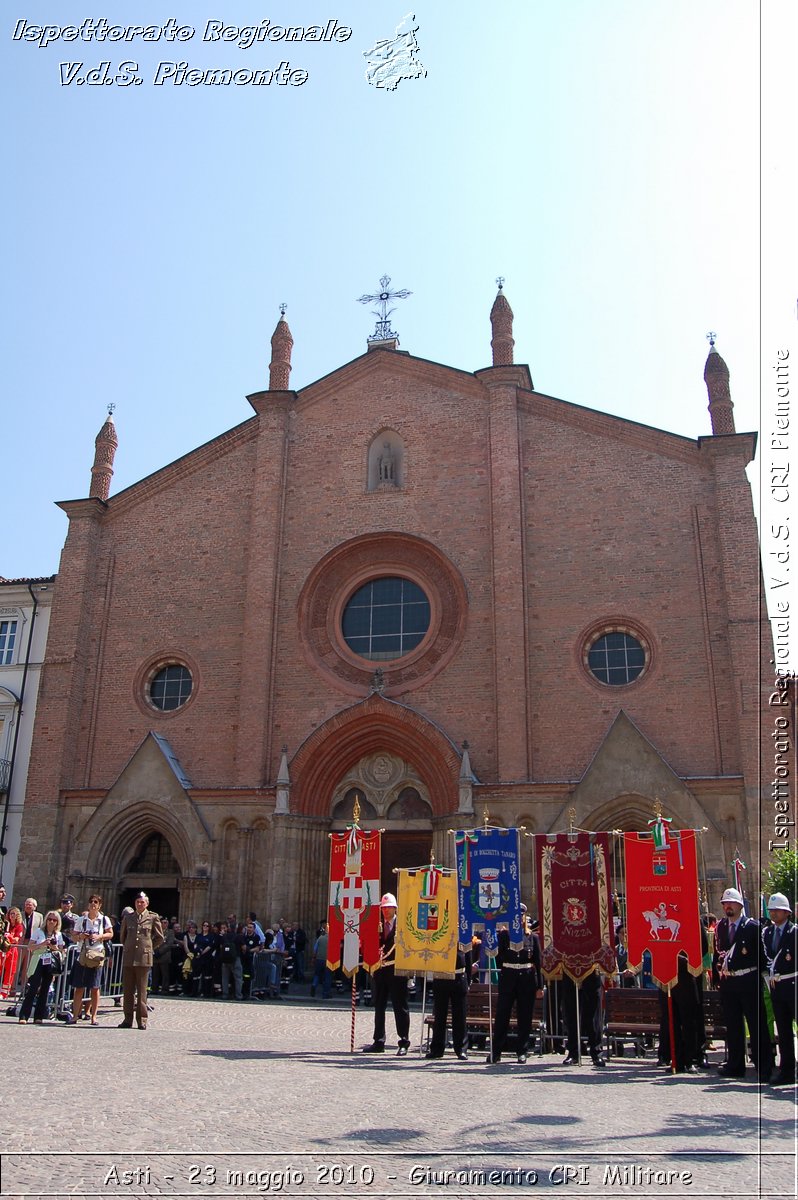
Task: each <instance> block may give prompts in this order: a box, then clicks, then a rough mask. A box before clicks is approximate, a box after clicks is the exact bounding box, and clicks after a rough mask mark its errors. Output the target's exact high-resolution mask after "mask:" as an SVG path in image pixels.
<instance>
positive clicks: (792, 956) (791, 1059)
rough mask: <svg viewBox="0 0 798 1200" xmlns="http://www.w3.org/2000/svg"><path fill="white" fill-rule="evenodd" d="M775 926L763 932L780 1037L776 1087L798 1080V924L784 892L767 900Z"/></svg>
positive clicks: (775, 894) (769, 979) (774, 1010)
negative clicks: (797, 1032) (796, 1028)
mask: <svg viewBox="0 0 798 1200" xmlns="http://www.w3.org/2000/svg"><path fill="white" fill-rule="evenodd" d="M768 912H769V913H770V919H771V921H772V922H773V924H772V925H768V926H767V928H766V929H765V930H764V931H763V933H762V941H763V943H764V946H765V955H766V957H767V962H768V976H767V979H768V986H769V988H770V998H771V1000H772V1002H773V1016H774V1017H775V1020H776V1032H777V1034H778V1039H779V1070H778V1074H777V1075H776V1076H775V1077H774V1078H773V1079H772V1080H771V1082H772V1083H773V1084H775V1085H776V1086H780V1085H782V1084H794V1083H795V1041H794V1035H793V1022H794V1021H795V1020H796V989H795V977H796V971H797V970H798V969H797V968H796V965H795V964H796V960H798V925H796V924H795V922H794V921H793V919H792V909H791V908H790V902H789V900H788V899H787V897H786V896H785V895H784V894H783V893H782V892H774V893H773V895H772V896H771V897H770V899H769V900H768Z"/></svg>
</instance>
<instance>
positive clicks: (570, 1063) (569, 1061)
mask: <svg viewBox="0 0 798 1200" xmlns="http://www.w3.org/2000/svg"><path fill="white" fill-rule="evenodd" d="M578 1062H579V1059H578V1058H572V1056H571V1055H570V1054H569V1055H568V1057H567V1058H564V1059H563V1060H562V1065H563V1066H564V1067H575V1066H576V1064H577V1063H578Z"/></svg>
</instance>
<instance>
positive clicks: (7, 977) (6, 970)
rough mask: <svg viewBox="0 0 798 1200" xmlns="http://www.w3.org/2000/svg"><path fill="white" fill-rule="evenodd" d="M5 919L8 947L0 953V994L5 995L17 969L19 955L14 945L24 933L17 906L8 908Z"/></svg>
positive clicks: (20, 914)
mask: <svg viewBox="0 0 798 1200" xmlns="http://www.w3.org/2000/svg"><path fill="white" fill-rule="evenodd" d="M6 921H7V922H8V924H7V926H6V931H5V938H6V941H7V942H8V943H9V947H10V948H9V949H8V950H6V952H5V954H3V955H0V958H2V960H3V962H2V974H1V975H0V996H7V995H8V993H9V992H10V991H11V985H12V983H13V982H14V972H15V971H16V969H17V959H18V957H19V951H18V950H17V948H16V945H17V942H19V941H20V940H21V938H22V937H23V935H24V933H25V925H24V923H23V921H22V913H21V912H20V911H19V909H18V908H14V907H12V908H9V910H8V912H7V913H6Z"/></svg>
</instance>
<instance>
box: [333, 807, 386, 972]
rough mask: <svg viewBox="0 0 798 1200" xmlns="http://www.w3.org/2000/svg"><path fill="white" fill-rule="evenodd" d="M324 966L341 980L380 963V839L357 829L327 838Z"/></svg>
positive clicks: (378, 836) (373, 832) (369, 832)
mask: <svg viewBox="0 0 798 1200" xmlns="http://www.w3.org/2000/svg"><path fill="white" fill-rule="evenodd" d="M327 920H328V922H329V925H330V930H329V940H328V943H327V966H328V967H329V968H330V970H331V971H337V969H338V967H341V968H342V970H343V972H344V974H345V975H352V974H353V973H354V972H355V971H356V970H357V968H358V963H359V961H360V957H361V954H362V957H363V966H364V967H365V968H366V970H367V971H371V970H372V969H373V968H374V967H375V966H376V964H377V963H378V962H379V959H380V924H379V922H380V834H379V832H378V831H377V830H373V831H372V830H362V829H358V828H357V827H353V828H351V829H348V830H347V831H346V832H345V833H333V834H331V835H330V899H329V908H328V912H327Z"/></svg>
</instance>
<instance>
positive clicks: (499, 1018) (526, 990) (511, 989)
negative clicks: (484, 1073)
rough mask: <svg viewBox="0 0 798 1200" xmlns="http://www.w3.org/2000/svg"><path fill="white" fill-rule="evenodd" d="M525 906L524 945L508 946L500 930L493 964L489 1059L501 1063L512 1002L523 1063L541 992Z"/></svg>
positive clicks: (534, 940) (537, 953) (536, 949)
mask: <svg viewBox="0 0 798 1200" xmlns="http://www.w3.org/2000/svg"><path fill="white" fill-rule="evenodd" d="M526 912H527V909H526V905H525V904H522V905H521V923H522V927H523V930H524V934H523V945H522V946H521V948H520V949H519V950H513V949H511V947H510V933H509V930H507V929H501V930H499V937H498V952H497V954H496V965H497V966H498V968H499V1002H498V1004H497V1006H496V1016H495V1017H494V1019H493V1037H492V1038H491V1052H490V1055H489V1056H488V1062H494V1063H497V1062H501V1057H502V1050H503V1049H504V1043H505V1042H506V1041H507V1034H508V1032H509V1029H510V1017H511V1016H512V1011H513V1005H515V1006H516V1029H517V1031H518V1040H517V1043H516V1047H515V1052H516V1056H517V1058H518V1061H519V1062H520V1063H525V1062H526V1055H527V1049H528V1048H529V1035H530V1033H531V1032H532V1017H533V1016H534V1012H535V999H536V997H538V996H542V995H543V988H542V985H541V976H540V942H539V941H538V937H537V934H535V933H533V932H532V927H531V925H530V923H529V921H528V919H527V915H526Z"/></svg>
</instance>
